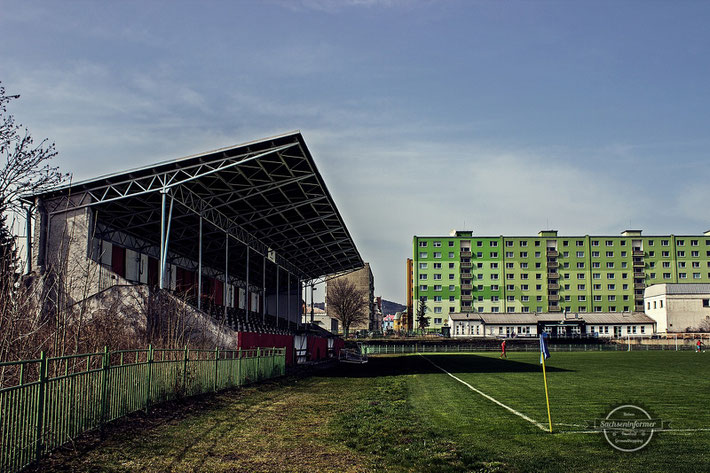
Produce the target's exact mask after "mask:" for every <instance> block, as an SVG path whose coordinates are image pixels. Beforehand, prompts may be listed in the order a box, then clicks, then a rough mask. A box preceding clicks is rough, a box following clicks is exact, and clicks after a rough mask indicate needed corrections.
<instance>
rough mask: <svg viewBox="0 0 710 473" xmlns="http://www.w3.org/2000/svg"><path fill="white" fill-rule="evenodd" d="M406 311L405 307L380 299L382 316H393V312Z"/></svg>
mask: <svg viewBox="0 0 710 473" xmlns="http://www.w3.org/2000/svg"><path fill="white" fill-rule="evenodd" d="M406 310H407V306H406V305H402V304H398V303H396V302H392V301H388V300H385V299H382V315H393V314H394V313H395V312H403V311H406Z"/></svg>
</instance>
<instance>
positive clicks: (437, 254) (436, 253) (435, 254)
mask: <svg viewBox="0 0 710 473" xmlns="http://www.w3.org/2000/svg"><path fill="white" fill-rule="evenodd" d="M434 258H439V259H440V258H441V252H440V251H435V252H434Z"/></svg>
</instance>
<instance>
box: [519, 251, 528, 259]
mask: <svg viewBox="0 0 710 473" xmlns="http://www.w3.org/2000/svg"><path fill="white" fill-rule="evenodd" d="M520 257H521V258H527V257H528V252H527V251H521V252H520Z"/></svg>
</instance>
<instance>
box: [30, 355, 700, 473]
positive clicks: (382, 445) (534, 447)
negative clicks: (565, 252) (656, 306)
mask: <svg viewBox="0 0 710 473" xmlns="http://www.w3.org/2000/svg"><path fill="white" fill-rule="evenodd" d="M432 362H433V363H432ZM435 365H436V366H435ZM440 368H442V369H444V370H446V371H448V372H450V373H451V374H452V375H454V376H456V377H457V378H459V380H460V381H463V382H466V383H468V384H469V385H471V386H472V387H475V388H476V389H477V390H479V391H480V393H479V392H475V391H473V390H471V389H470V388H469V387H467V386H466V385H464V384H463V383H462V382H460V381H458V380H456V379H454V378H452V377H451V376H449V375H447V374H445V373H444V372H443V371H442V370H441V369H440ZM548 384H549V388H550V402H551V406H552V421H553V427H554V428H553V430H554V433H552V434H550V433H547V432H544V431H543V430H541V429H540V427H538V426H537V425H535V424H534V423H533V422H530V421H529V420H526V419H524V418H522V417H521V416H519V415H516V414H515V413H513V412H511V410H512V411H516V412H518V413H520V414H521V415H524V416H526V417H528V418H529V419H531V420H532V421H534V422H536V423H539V424H543V425H546V424H547V413H546V409H545V395H544V387H543V381H542V374H541V370H540V365H539V363H538V355H537V354H535V353H516V352H512V353H510V354H509V359H508V360H499V359H498V358H497V354H491V353H488V354H427V355H406V356H381V357H372V358H370V362H369V363H368V364H366V365H362V366H358V365H348V366H339V367H337V368H335V369H333V370H330V371H327V372H323V373H318V374H315V375H313V376H310V377H308V378H285V379H282V380H279V381H276V382H270V383H265V384H263V385H260V386H255V387H249V388H246V389H242V390H236V391H232V392H227V393H222V394H219V395H217V396H214V397H211V398H203V399H201V400H199V401H196V402H190V403H185V404H174V405H170V406H167V407H166V408H163V409H159V410H157V411H156V412H154V413H153V414H152V415H151V416H149V417H146V418H135V417H134V418H133V419H130V420H128V421H125V422H122V423H120V424H118V425H116V426H114V428H113V429H111V431H110V432H109V436H108V438H107V439H106V440H105V441H103V442H98V440H97V439H92V438H89V439H85V440H84V441H83V442H80V443H79V444H77V446H76V449H77V452H74V451H70V452H64V453H62V452H60V453H59V454H58V455H57V456H55V457H54V458H52V459H50V460H48V461H46V462H45V463H43V464H42V465H39V466H38V468H37V471H46V470H47V469H54V470H57V471H142V472H146V473H151V472H158V471H186V472H187V471H191V472H192V471H273V472H276V471H304V472H306V471H307V472H314V471H353V472H354V471H432V472H434V471H437V472H438V471H452V472H453V471H488V472H493V471H520V472H522V471H550V472H570V471H582V472H585V471H589V472H591V471H619V472H621V471H658V472H665V471H685V472H693V471H698V472H700V471H710V454H709V452H708V450H709V449H708V446H709V445H710V431H708V430H703V429H710V396H709V394H710V354H696V353H691V352H630V353H627V352H571V353H553V356H552V358H550V359H549V360H548ZM481 393H484V394H486V395H487V396H488V397H485V396H483V395H482V394H481ZM491 398H492V399H495V400H496V401H498V403H501V404H504V405H505V406H508V407H509V409H510V410H508V409H505V408H504V407H502V406H501V405H499V404H497V403H495V402H493V400H491ZM627 401H633V402H635V403H639V404H641V405H643V406H644V407H645V408H647V409H649V410H650V411H651V412H652V414H653V415H655V416H656V417H660V418H662V419H663V420H665V421H670V422H671V424H670V427H671V428H672V429H674V430H672V431H670V432H661V433H657V434H655V435H654V438H653V440H652V441H651V443H650V444H649V445H648V446H647V447H646V448H645V449H643V450H641V451H639V452H635V453H622V452H619V451H616V450H614V449H613V448H611V447H610V446H609V445H608V444H607V443H606V441H605V440H604V439H603V437H602V435H601V434H598V433H576V432H577V431H586V430H588V429H587V428H586V425H587V423H588V422H591V421H593V419H595V418H598V417H601V416H603V415H604V414H606V412H608V409H609V406H610V405H615V404H619V403H622V402H627Z"/></svg>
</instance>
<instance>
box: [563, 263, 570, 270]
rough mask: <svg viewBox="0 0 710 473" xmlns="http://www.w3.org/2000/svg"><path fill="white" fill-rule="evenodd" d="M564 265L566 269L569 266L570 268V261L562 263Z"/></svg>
mask: <svg viewBox="0 0 710 473" xmlns="http://www.w3.org/2000/svg"><path fill="white" fill-rule="evenodd" d="M562 267H563V268H564V269H568V268H569V263H568V262H567V261H565V262H564V263H562Z"/></svg>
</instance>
